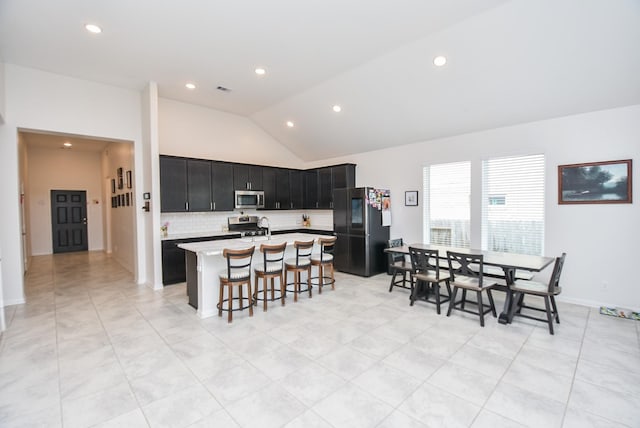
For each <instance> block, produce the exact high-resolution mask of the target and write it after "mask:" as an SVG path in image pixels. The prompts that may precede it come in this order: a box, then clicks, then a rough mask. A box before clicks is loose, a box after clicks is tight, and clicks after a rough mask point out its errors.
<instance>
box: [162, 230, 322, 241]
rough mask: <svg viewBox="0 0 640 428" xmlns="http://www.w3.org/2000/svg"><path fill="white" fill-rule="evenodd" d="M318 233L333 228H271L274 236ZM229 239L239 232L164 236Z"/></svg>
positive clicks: (180, 238)
mask: <svg viewBox="0 0 640 428" xmlns="http://www.w3.org/2000/svg"><path fill="white" fill-rule="evenodd" d="M297 232H299V233H318V234H326V233H332V232H333V228H332V227H303V226H294V227H274V228H271V233H273V234H281V233H297ZM225 236H226V237H229V239H233V238H239V237H240V233H239V232H222V231H218V232H187V233H170V234H168V235H167V236H163V237H162V240H163V241H176V240H182V239H192V238H208V237H211V238H216V239H217V238H221V237H225Z"/></svg>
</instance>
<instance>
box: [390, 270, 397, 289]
mask: <svg viewBox="0 0 640 428" xmlns="http://www.w3.org/2000/svg"><path fill="white" fill-rule="evenodd" d="M397 274H398V270H397V269H394V270H393V276H392V277H391V284H389V293H391V290H393V285H394V284H395V283H396V275H397Z"/></svg>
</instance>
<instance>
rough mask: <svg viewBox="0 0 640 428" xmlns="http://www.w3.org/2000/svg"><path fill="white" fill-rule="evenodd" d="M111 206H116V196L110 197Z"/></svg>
mask: <svg viewBox="0 0 640 428" xmlns="http://www.w3.org/2000/svg"><path fill="white" fill-rule="evenodd" d="M111 208H118V202H117V201H116V197H115V196H112V197H111Z"/></svg>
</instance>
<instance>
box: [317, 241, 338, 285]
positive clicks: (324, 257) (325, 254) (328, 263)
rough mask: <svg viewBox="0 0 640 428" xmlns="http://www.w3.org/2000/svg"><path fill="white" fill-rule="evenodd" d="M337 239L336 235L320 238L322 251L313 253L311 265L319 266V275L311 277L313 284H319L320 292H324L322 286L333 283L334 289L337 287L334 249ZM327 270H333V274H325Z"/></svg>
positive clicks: (319, 243) (319, 242)
mask: <svg viewBox="0 0 640 428" xmlns="http://www.w3.org/2000/svg"><path fill="white" fill-rule="evenodd" d="M337 239H338V238H337V237H335V236H330V237H327V238H318V245H319V246H320V252H319V253H313V254H311V266H316V267H317V268H318V276H314V277H312V278H311V285H312V286H313V285H317V286H318V293H320V294H322V287H323V286H325V285H331V289H332V290H335V289H336V287H335V283H336V280H335V277H334V269H333V249H334V248H335V245H336V240H337ZM327 270H330V271H331V276H325V273H326V272H327Z"/></svg>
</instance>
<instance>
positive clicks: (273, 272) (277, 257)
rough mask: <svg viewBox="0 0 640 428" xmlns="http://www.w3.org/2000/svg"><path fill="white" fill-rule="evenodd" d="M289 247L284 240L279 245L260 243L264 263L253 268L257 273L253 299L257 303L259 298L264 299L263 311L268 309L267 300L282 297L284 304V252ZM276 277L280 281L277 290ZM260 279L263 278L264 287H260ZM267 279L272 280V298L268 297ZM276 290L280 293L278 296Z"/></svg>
mask: <svg viewBox="0 0 640 428" xmlns="http://www.w3.org/2000/svg"><path fill="white" fill-rule="evenodd" d="M286 248H287V243H286V242H283V243H282V244H278V245H268V244H262V245H260V252H261V253H262V263H260V264H258V265H256V266H255V267H254V268H253V271H254V273H255V281H254V282H255V291H254V293H253V300H254V302H255V304H256V305H257V304H258V300H262V304H263V309H262V310H263V311H264V312H266V311H267V301H271V302H273V301H275V300H276V299H280V300H281V301H282V306H284V297H285V293H286V291H285V281H284V265H283V264H284V252H285V249H286ZM276 278H277V279H278V281H279V284H280V289H279V290H276V288H275V280H276ZM260 279H262V288H261V289H258V286H259V284H260V281H259V280H260ZM267 280H270V283H271V298H270V299H269V298H267V290H268V289H269V286H268V285H267ZM276 291H277V292H278V295H277V296H276ZM260 292H262V297H260Z"/></svg>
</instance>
